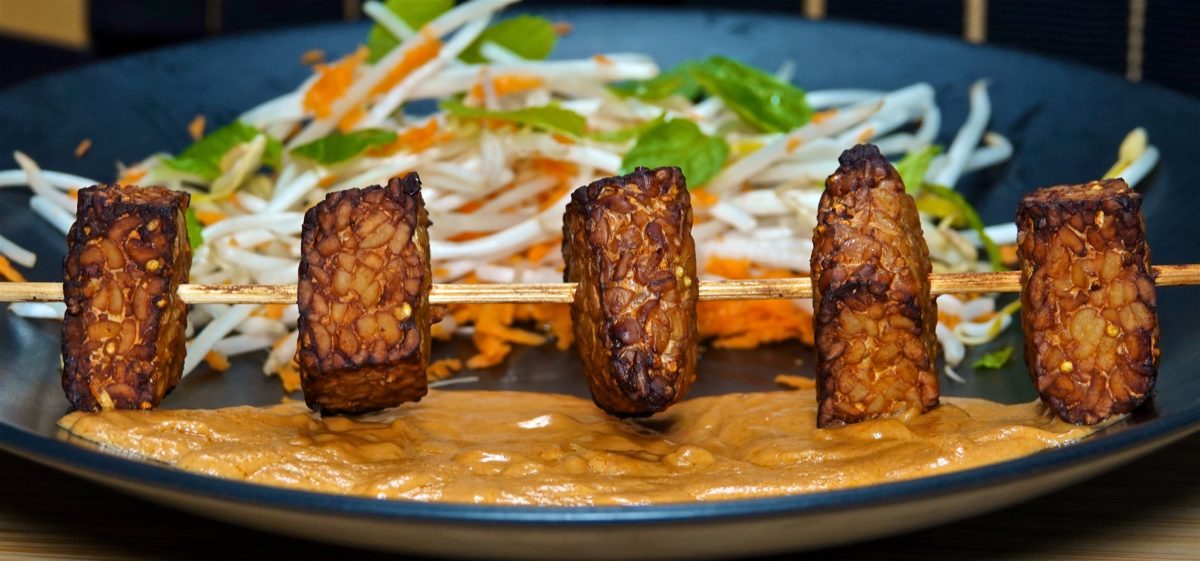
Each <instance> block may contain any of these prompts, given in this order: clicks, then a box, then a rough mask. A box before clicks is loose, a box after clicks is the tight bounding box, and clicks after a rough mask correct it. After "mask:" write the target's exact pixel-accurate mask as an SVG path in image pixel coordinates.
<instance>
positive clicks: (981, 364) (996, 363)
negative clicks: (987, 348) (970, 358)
mask: <svg viewBox="0 0 1200 561" xmlns="http://www.w3.org/2000/svg"><path fill="white" fill-rule="evenodd" d="M1012 355H1013V348H1012V345H1005V346H1003V347H1001V348H999V349H996V350H994V351H992V352H990V353H988V354H985V355H983V356H981V357H979V360H977V361H975V364H972V365H971V366H972V367H974V368H975V369H977V370H999V369H1001V368H1004V367H1005V366H1006V365H1008V362H1009V361H1010V360H1012Z"/></svg>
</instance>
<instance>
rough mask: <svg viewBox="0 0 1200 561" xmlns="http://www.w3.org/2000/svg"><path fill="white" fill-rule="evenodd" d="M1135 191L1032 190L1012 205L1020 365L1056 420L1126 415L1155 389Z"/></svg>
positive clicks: (1110, 183) (1145, 251) (1150, 293)
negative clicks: (1022, 354) (1018, 279)
mask: <svg viewBox="0 0 1200 561" xmlns="http://www.w3.org/2000/svg"><path fill="white" fill-rule="evenodd" d="M1141 208H1142V197H1141V195H1139V194H1138V193H1136V192H1134V191H1133V190H1131V189H1129V187H1128V186H1127V185H1126V184H1125V182H1124V181H1123V180H1120V179H1111V180H1105V181H1096V182H1092V183H1087V184H1084V185H1059V186H1055V187H1047V188H1044V189H1039V190H1037V191H1035V192H1033V193H1032V194H1030V195H1027V196H1026V197H1025V198H1024V199H1022V200H1021V205H1020V207H1019V208H1018V210H1017V228H1018V236H1017V244H1018V245H1017V252H1018V255H1019V257H1020V260H1021V280H1022V285H1023V290H1022V292H1021V324H1022V327H1023V328H1024V331H1025V363H1026V365H1027V366H1028V367H1029V375H1030V377H1032V378H1033V381H1034V384H1036V386H1037V390H1038V393H1039V394H1041V396H1042V400H1043V401H1045V402H1046V403H1047V404H1048V405H1049V406H1050V407H1051V408H1053V409H1054V410H1055V411H1056V412H1057V413H1058V415H1059V417H1062V419H1063V420H1066V421H1070V422H1073V423H1081V424H1095V423H1098V422H1100V421H1103V420H1104V419H1106V418H1108V417H1110V416H1112V415H1119V414H1122V413H1128V412H1130V411H1132V410H1133V409H1134V408H1136V407H1137V406H1138V405H1140V404H1141V403H1142V401H1144V400H1145V399H1146V396H1148V395H1149V394H1150V391H1151V390H1152V389H1153V388H1154V380H1155V376H1156V374H1157V371H1158V354H1159V349H1158V315H1157V308H1156V299H1155V292H1154V276H1153V273H1152V271H1151V269H1150V247H1149V246H1148V245H1147V244H1146V232H1145V224H1144V222H1143V220H1142V211H1141Z"/></svg>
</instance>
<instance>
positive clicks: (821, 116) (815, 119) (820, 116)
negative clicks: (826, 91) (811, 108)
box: [811, 108, 838, 124]
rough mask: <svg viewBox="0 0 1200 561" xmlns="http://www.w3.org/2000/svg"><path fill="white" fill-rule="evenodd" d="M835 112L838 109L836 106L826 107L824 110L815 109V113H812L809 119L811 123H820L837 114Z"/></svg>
mask: <svg viewBox="0 0 1200 561" xmlns="http://www.w3.org/2000/svg"><path fill="white" fill-rule="evenodd" d="M837 113H838V110H837V109H836V108H835V109H826V110H824V111H817V112H816V113H813V116H812V119H811V121H812V123H813V124H820V123H822V122H825V121H828V120H830V119H832V118H834V117H835V116H837Z"/></svg>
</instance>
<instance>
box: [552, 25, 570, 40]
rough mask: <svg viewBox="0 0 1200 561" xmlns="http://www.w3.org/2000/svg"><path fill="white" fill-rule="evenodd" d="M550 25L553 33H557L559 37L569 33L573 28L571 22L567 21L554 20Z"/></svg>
mask: <svg viewBox="0 0 1200 561" xmlns="http://www.w3.org/2000/svg"><path fill="white" fill-rule="evenodd" d="M552 27H553V29H554V34H555V35H558V36H559V37H564V36H566V35H567V34H569V33H571V30H572V29H575V27H574V26H573V25H571V22H569V21H556V22H554V24H553V26H552Z"/></svg>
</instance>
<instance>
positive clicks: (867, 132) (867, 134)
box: [856, 127, 875, 144]
mask: <svg viewBox="0 0 1200 561" xmlns="http://www.w3.org/2000/svg"><path fill="white" fill-rule="evenodd" d="M872 136H875V127H867V128H865V129H863V130H862V132H860V133H858V137H857V138H856V140H858V142H859V143H860V144H864V143H866V142H867V141H868V140H871V137H872Z"/></svg>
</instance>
